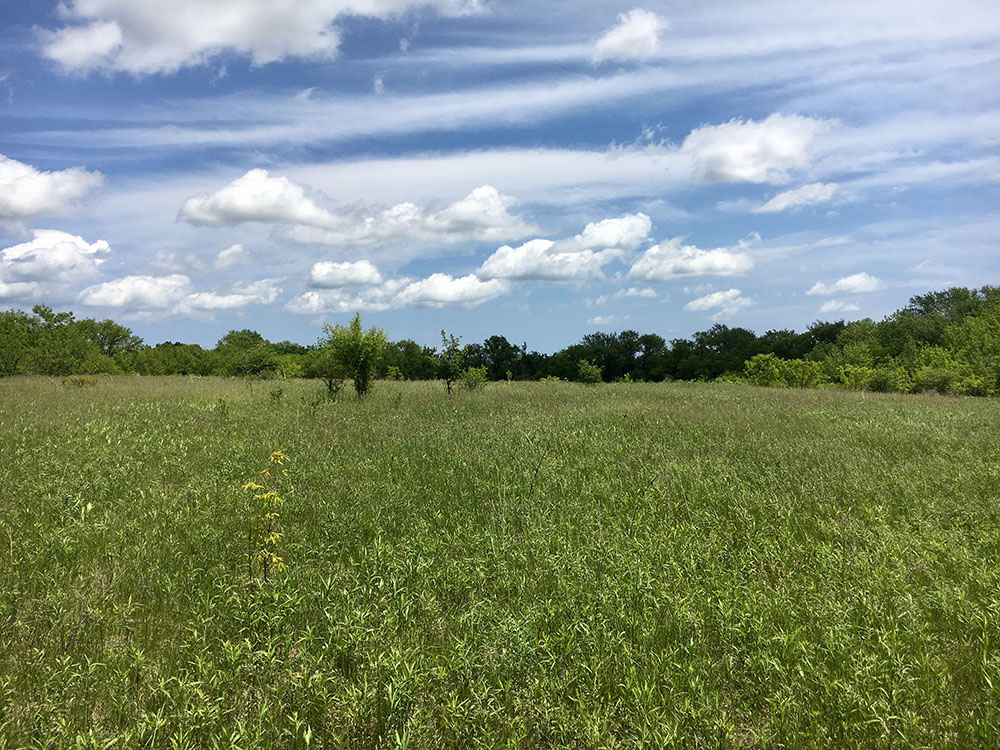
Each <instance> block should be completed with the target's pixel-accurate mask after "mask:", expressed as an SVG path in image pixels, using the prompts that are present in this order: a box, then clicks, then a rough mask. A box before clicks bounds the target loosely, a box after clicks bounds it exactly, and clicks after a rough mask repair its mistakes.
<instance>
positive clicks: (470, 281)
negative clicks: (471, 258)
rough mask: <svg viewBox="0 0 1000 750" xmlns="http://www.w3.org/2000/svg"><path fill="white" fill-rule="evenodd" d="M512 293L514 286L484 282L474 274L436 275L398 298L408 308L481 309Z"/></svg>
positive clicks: (413, 283)
mask: <svg viewBox="0 0 1000 750" xmlns="http://www.w3.org/2000/svg"><path fill="white" fill-rule="evenodd" d="M508 291H510V285H509V284H507V282H505V281H501V280H498V279H490V280H488V281H481V280H480V279H479V277H478V276H476V275H475V274H472V273H470V274H469V275H468V276H462V277H460V278H454V277H453V276H449V275H448V274H446V273H434V274H431V275H430V276H428V277H427V278H426V279H421V280H420V281H414V282H412V283H410V284H407V285H406V286H405V287H403V289H402V290H400V292H399V297H398V299H399V302H400V304H401V305H402V306H407V307H409V306H413V307H442V306H443V305H460V306H462V307H477V306H479V305H481V304H482V303H483V302H488V301H489V300H491V299H494V298H495V297H499V296H500V295H502V294H506V293H507V292H508Z"/></svg>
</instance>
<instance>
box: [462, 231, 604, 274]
mask: <svg viewBox="0 0 1000 750" xmlns="http://www.w3.org/2000/svg"><path fill="white" fill-rule="evenodd" d="M556 247H557V244H556V243H555V242H553V241H552V240H542V239H535V240H529V241H528V242H525V243H524V244H523V245H520V246H519V247H511V246H510V245H504V246H503V247H500V248H498V249H497V251H496V252H494V253H493V254H492V255H490V256H489V257H488V258H487V259H486V260H485V261H483V265H482V266H481V267H480V269H479V271H478V273H479V274H480V275H481V276H483V277H484V278H488V279H510V280H519V281H543V280H544V281H583V280H585V279H597V278H602V277H603V274H602V273H601V267H602V266H604V265H605V264H606V263H608V262H610V261H611V260H613V259H614V258H615V257H617V255H618V252H617V251H614V250H611V251H607V250H605V251H601V252H594V251H593V250H581V251H575V252H555V251H554V248H556Z"/></svg>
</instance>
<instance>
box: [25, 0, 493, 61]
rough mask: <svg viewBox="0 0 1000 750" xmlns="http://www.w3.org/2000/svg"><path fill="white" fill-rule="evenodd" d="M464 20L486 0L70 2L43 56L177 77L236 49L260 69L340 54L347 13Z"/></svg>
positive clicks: (45, 36)
mask: <svg viewBox="0 0 1000 750" xmlns="http://www.w3.org/2000/svg"><path fill="white" fill-rule="evenodd" d="M420 5H423V6H428V5H429V6H432V7H435V8H436V9H437V10H438V11H439V12H442V13H446V14H451V15H457V14H462V13H468V12H474V11H477V10H479V7H480V4H479V0H423V2H420V3H416V2H412V0H296V2H294V3H275V2H273V1H272V0H227V2H204V1H203V0H171V2H170V5H169V8H167V9H164V6H163V5H162V4H161V3H157V2H153V0H68V1H67V3H66V4H65V5H64V6H63V7H62V9H61V13H62V15H63V17H64V18H65V19H66V20H67V22H68V23H69V24H70V25H66V26H63V27H62V28H60V29H57V30H55V31H49V32H44V33H43V41H44V44H43V48H42V52H43V54H44V55H45V56H46V57H48V58H49V59H51V60H54V61H55V62H57V63H59V65H61V66H62V67H63V69H65V70H67V71H88V70H94V69H103V70H120V71H127V72H129V73H133V74H136V75H147V74H153V73H173V72H175V71H177V70H178V69H180V68H182V67H185V66H190V65H200V64H202V63H205V62H207V61H208V60H210V59H211V58H213V57H214V56H216V55H218V54H220V53H223V52H230V53H235V54H238V55H245V56H248V57H249V58H250V59H251V61H252V62H253V64H254V65H264V64H267V63H271V62H276V61H279V60H283V59H285V58H289V57H297V58H312V59H326V58H331V57H333V56H335V55H336V53H337V50H338V47H339V45H340V30H339V29H338V28H337V27H336V26H335V25H334V22H335V21H336V20H337V19H338V18H340V17H342V16H345V15H348V14H353V15H363V16H368V17H375V18H388V17H391V16H394V15H398V14H401V13H405V12H406V11H408V10H410V9H411V8H415V7H418V6H420Z"/></svg>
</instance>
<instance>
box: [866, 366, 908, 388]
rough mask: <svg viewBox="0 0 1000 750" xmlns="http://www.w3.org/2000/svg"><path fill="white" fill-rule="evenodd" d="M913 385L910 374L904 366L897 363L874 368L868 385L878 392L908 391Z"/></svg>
mask: <svg viewBox="0 0 1000 750" xmlns="http://www.w3.org/2000/svg"><path fill="white" fill-rule="evenodd" d="M912 385H913V383H912V381H911V380H910V376H909V374H908V373H907V372H906V370H905V369H904V368H903V367H901V366H899V365H896V364H882V365H879V366H878V367H876V368H874V369H873V370H872V374H871V377H870V378H869V379H868V384H867V387H868V389H869V390H872V391H876V392H878V393H888V392H890V391H899V392H902V393H906V392H908V391H909V390H910V388H911V387H912Z"/></svg>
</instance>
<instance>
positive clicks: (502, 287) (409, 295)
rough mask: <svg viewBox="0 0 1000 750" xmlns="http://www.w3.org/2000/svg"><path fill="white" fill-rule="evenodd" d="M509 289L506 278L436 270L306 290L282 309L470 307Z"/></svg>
mask: <svg viewBox="0 0 1000 750" xmlns="http://www.w3.org/2000/svg"><path fill="white" fill-rule="evenodd" d="M509 290H510V286H509V285H508V284H507V282H505V281H500V280H496V279H490V280H486V281H483V280H482V279H480V278H479V277H478V276H476V275H475V274H469V275H467V276H461V277H459V278H455V277H453V276H450V275H448V274H445V273H435V274H431V275H430V276H428V277H427V278H425V279H419V280H413V279H408V278H401V279H387V280H385V281H383V282H381V283H380V284H375V285H372V286H367V287H362V288H360V289H352V290H348V289H345V288H337V289H323V290H316V291H309V292H305V293H304V294H300V295H299V296H297V297H295V298H294V299H293V300H291V301H290V302H289V303H288V304H287V305H286V306H285V308H286V309H287V310H289V311H291V312H295V313H302V314H306V315H320V314H324V313H350V312H377V311H381V310H395V309H399V308H403V307H443V306H445V305H457V306H459V307H465V308H472V307H477V306H479V305H481V304H482V303H484V302H488V301H489V300H491V299H494V298H496V297H499V296H500V295H502V294H506V293H507V292H508V291H509Z"/></svg>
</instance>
